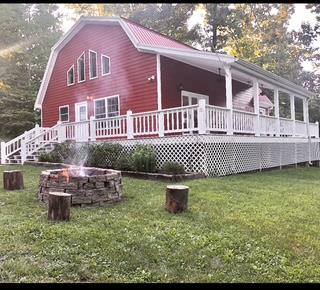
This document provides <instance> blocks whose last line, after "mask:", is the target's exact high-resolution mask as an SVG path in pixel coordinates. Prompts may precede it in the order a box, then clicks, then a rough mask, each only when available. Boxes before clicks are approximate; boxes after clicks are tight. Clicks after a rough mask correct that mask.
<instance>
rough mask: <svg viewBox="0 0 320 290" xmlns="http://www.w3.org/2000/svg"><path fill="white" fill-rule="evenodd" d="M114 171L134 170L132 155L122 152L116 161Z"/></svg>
mask: <svg viewBox="0 0 320 290" xmlns="http://www.w3.org/2000/svg"><path fill="white" fill-rule="evenodd" d="M115 169H117V170H126V171H132V170H133V169H134V168H133V161H132V154H128V153H125V152H122V153H121V156H120V158H119V159H118V160H117V161H116V165H115Z"/></svg>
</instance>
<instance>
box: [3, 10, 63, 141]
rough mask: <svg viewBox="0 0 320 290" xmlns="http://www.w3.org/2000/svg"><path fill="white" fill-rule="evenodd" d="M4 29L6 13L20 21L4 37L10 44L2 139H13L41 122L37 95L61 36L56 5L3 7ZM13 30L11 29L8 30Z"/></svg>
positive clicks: (4, 86)
mask: <svg viewBox="0 0 320 290" xmlns="http://www.w3.org/2000/svg"><path fill="white" fill-rule="evenodd" d="M2 8H3V10H1V11H2V16H4V17H1V18H0V27H2V23H5V21H6V16H5V15H6V13H8V15H10V17H13V19H17V21H16V23H15V24H14V28H13V29H12V30H11V32H12V35H8V37H7V36H6V35H5V32H4V31H2V32H1V33H2V37H3V39H4V41H5V43H7V45H9V44H10V46H9V48H5V49H3V51H5V53H3V54H2V62H3V64H4V68H3V73H2V74H1V79H0V84H2V85H0V123H1V124H5V126H1V128H0V136H2V137H6V138H12V137H14V136H17V135H19V134H21V133H23V132H24V131H25V130H29V129H31V128H32V127H33V126H34V125H35V122H37V121H39V115H38V114H37V113H36V112H34V111H33V106H34V102H35V99H36V95H37V93H38V90H39V88H40V84H41V80H42V77H43V74H44V71H45V68H46V65H47V61H48V57H49V54H50V49H51V47H52V46H53V45H54V44H55V43H56V41H57V40H58V38H59V37H60V36H61V34H62V31H61V28H60V24H61V23H60V15H57V16H55V15H54V13H55V12H56V10H57V8H58V7H57V6H56V5H54V4H18V5H13V4H7V5H6V7H2ZM8 29H10V27H8Z"/></svg>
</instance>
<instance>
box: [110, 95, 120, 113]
mask: <svg viewBox="0 0 320 290" xmlns="http://www.w3.org/2000/svg"><path fill="white" fill-rule="evenodd" d="M118 101H119V99H118V97H114V98H109V99H107V104H108V117H114V116H119V103H118Z"/></svg>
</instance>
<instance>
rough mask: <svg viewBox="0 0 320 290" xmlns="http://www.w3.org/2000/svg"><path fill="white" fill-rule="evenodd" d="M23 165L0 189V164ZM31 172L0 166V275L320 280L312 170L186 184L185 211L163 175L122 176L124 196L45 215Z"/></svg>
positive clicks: (25, 278)
mask: <svg viewBox="0 0 320 290" xmlns="http://www.w3.org/2000/svg"><path fill="white" fill-rule="evenodd" d="M17 168H19V169H22V170H23V171H24V179H25V187H26V189H25V190H23V191H4V190H3V186H2V185H3V182H2V176H3V174H2V171H3V170H8V169H17ZM40 171H41V169H40V168H37V167H31V166H29V167H28V166H23V167H21V166H20V167H19V166H6V167H0V282H1V281H2V282H79V281H83V282H320V263H319V261H320V170H319V168H298V169H285V170H282V171H278V170H275V171H269V172H263V173H252V174H242V175H235V176H228V177H220V178H208V179H202V180H195V181H188V182H184V184H186V185H188V186H190V193H189V210H188V211H187V212H186V213H183V214H179V215H173V214H169V213H167V212H166V211H165V209H164V201H165V187H166V183H164V182H154V181H142V180H135V179H130V178H124V194H125V196H126V199H125V201H124V202H122V203H119V204H116V205H113V206H110V207H104V208H72V209H71V221H70V222H66V223H56V224H55V223H51V222H48V221H47V207H46V205H43V204H40V203H39V202H38V201H37V200H36V192H37V187H38V182H39V173H40Z"/></svg>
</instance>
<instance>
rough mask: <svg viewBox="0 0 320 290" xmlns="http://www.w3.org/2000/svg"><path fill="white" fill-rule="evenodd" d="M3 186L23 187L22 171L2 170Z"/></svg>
mask: <svg viewBox="0 0 320 290" xmlns="http://www.w3.org/2000/svg"><path fill="white" fill-rule="evenodd" d="M3 188H4V189H7V190H16V189H23V188H24V184H23V175H22V171H20V170H10V171H3Z"/></svg>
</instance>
